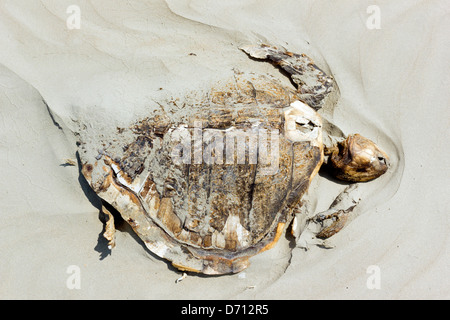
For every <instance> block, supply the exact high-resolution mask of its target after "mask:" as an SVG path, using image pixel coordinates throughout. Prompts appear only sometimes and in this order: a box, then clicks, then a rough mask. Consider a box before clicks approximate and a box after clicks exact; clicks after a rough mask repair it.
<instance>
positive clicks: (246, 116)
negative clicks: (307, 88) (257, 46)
mask: <svg viewBox="0 0 450 320" xmlns="http://www.w3.org/2000/svg"><path fill="white" fill-rule="evenodd" d="M193 97H194V98H193ZM174 101H175V102H176V101H184V105H182V106H180V105H179V104H178V105H177V104H176V103H174ZM158 104H159V106H160V107H159V108H155V110H157V111H155V112H154V113H153V114H152V115H151V116H149V117H147V118H144V119H141V120H139V121H136V122H135V123H133V124H131V125H130V126H129V127H124V128H118V129H117V133H116V134H115V137H116V138H115V139H114V140H115V142H114V143H111V141H110V142H109V143H108V144H106V147H104V148H102V149H101V150H99V151H98V154H97V155H95V157H94V156H93V153H92V152H91V153H89V152H87V151H86V150H87V149H90V150H92V149H93V146H92V144H89V143H88V142H87V139H85V140H84V141H83V138H82V137H81V140H80V143H79V145H80V148H81V152H80V157H81V160H82V163H83V168H82V173H83V175H84V176H85V178H86V179H87V181H88V182H89V184H90V185H91V187H92V189H93V190H94V191H95V192H96V193H97V195H98V196H99V197H100V198H101V199H103V200H104V201H106V202H107V203H109V204H110V205H111V206H112V207H114V208H115V209H116V210H117V211H118V212H119V213H120V214H121V216H122V217H123V218H124V219H125V221H127V222H128V223H129V224H130V225H131V226H132V228H133V229H134V231H135V232H136V234H137V235H138V236H139V237H140V238H141V239H142V240H143V241H144V243H145V245H146V246H147V247H148V249H149V250H151V251H152V252H153V253H155V254H157V255H158V256H160V257H162V258H165V259H167V260H169V261H171V262H172V264H173V265H174V266H175V267H177V268H178V269H180V270H187V271H195V272H200V273H205V274H225V273H234V272H239V271H241V270H243V269H245V268H246V267H247V266H248V265H249V261H248V259H249V257H251V256H253V255H255V254H257V253H259V252H262V251H265V250H267V249H270V248H272V247H273V246H274V244H275V243H276V241H277V240H278V239H279V238H280V236H281V235H282V234H283V232H284V230H285V228H286V227H287V225H288V224H289V222H290V221H291V219H292V217H293V213H292V211H293V208H294V207H295V206H297V205H298V204H299V202H300V201H301V197H302V195H303V194H304V193H305V191H306V190H307V188H308V186H309V184H310V181H311V179H312V178H313V176H314V175H315V174H316V173H317V172H318V170H319V168H320V166H321V164H322V161H323V147H322V122H321V118H320V116H319V115H318V114H317V113H316V111H314V110H313V109H311V108H310V107H308V106H307V105H306V104H304V103H302V102H300V101H297V96H296V92H295V91H293V90H292V89H290V88H287V87H284V86H283V85H281V84H280V83H279V82H277V81H276V80H274V79H272V78H269V77H266V76H255V75H253V74H243V73H241V74H239V75H236V76H235V77H233V78H232V79H229V80H226V81H222V82H219V83H217V84H216V85H214V86H213V87H212V88H211V89H208V90H206V92H205V93H204V94H200V95H198V94H197V95H191V96H189V97H183V99H179V100H172V101H164V102H159V103H158ZM91 140H92V139H91ZM96 144H97V145H98V144H99V143H98V142H97V143H96ZM103 145H105V144H104V143H103Z"/></svg>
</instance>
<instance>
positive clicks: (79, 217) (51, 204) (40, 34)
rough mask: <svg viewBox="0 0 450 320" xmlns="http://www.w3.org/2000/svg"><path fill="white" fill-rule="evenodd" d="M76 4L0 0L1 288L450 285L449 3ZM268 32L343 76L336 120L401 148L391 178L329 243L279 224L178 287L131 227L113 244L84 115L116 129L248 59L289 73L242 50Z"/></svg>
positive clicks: (288, 291)
mask: <svg viewBox="0 0 450 320" xmlns="http://www.w3.org/2000/svg"><path fill="white" fill-rule="evenodd" d="M206 3H207V4H206ZM73 5H74V3H73V1H65V0H64V1H63V0H61V1H2V2H1V3H0V48H2V49H1V50H0V174H1V176H2V179H0V191H1V192H0V228H1V232H0V298H2V299H41V298H44V299H132V298H134V299H205V298H206V299H407V298H412V299H431V298H435V299H436V298H437V299H448V298H450V282H449V280H448V279H450V268H449V265H450V256H449V254H450V243H449V231H450V221H449V206H450V201H449V196H448V195H449V193H450V190H449V189H450V188H449V180H450V162H449V160H448V152H447V151H446V145H447V143H448V140H449V138H450V109H449V102H450V91H449V90H448V88H449V86H450V58H449V57H450V37H449V30H450V19H449V14H450V5H449V4H448V1H446V0H441V1H438V0H436V1H429V0H427V1H419V0H415V1H412V0H411V1H395V2H393V1H365V0H364V1H361V0H357V1H356V0H355V1H346V2H345V3H342V4H337V3H335V2H334V1H303V0H302V1H260V0H258V1H207V2H203V1H183V0H166V1H127V2H123V1H80V2H78V4H77V7H76V8H74V7H73ZM374 5H375V6H374ZM71 6H72V7H71ZM77 8H79V9H80V10H79V12H80V16H79V17H80V19H79V25H77V20H76V17H75V16H73V15H74V14H75V15H76V13H77V11H76V10H77ZM73 10H75V11H73ZM378 13H379V16H378V15H377V14H378ZM378 18H379V19H378ZM73 27H75V28H73ZM78 27H79V28H78ZM261 42H263V43H269V44H272V45H276V46H280V47H284V48H286V49H288V50H290V51H293V52H297V53H306V54H307V55H309V56H310V57H312V58H313V59H314V61H315V62H316V63H317V64H318V65H319V66H321V67H322V68H324V69H325V70H327V71H329V72H331V73H332V75H333V76H334V77H335V79H336V81H337V84H338V86H339V90H340V95H341V96H340V99H339V102H338V104H337V106H336V108H335V109H334V110H333V112H330V113H329V114H326V115H324V116H326V117H327V118H328V119H329V120H331V121H333V123H335V124H337V125H338V126H339V128H340V129H341V130H342V131H343V132H344V133H345V134H350V133H360V134H362V135H364V136H366V137H369V138H370V139H372V140H373V141H374V142H376V143H377V144H378V145H380V146H381V147H382V148H383V149H384V150H385V151H386V153H388V154H389V156H390V158H391V167H390V169H389V171H388V172H387V173H386V174H385V175H383V176H382V177H380V178H379V179H377V180H375V181H373V182H370V183H364V184H361V185H360V187H359V188H360V191H361V194H362V201H361V203H360V205H359V206H358V207H357V209H355V210H356V217H355V218H354V219H353V220H352V221H351V222H350V223H349V224H348V225H347V226H346V227H345V228H344V229H343V230H342V231H341V232H340V233H338V234H337V235H335V236H333V237H332V238H331V239H330V240H329V241H330V243H331V244H332V245H333V246H334V248H332V249H323V248H320V247H317V246H314V245H311V246H310V247H309V249H308V250H305V249H304V248H300V247H295V246H294V247H293V246H292V243H291V240H289V239H288V238H285V237H282V239H280V241H279V242H278V243H277V245H276V246H275V247H274V248H273V249H272V250H269V251H266V252H264V253H262V254H260V255H257V256H255V257H253V258H252V259H251V266H250V267H249V268H248V269H246V270H245V271H243V272H242V273H239V274H233V275H225V276H220V277H209V276H196V275H192V274H189V275H188V276H187V277H186V278H185V279H184V280H183V281H181V282H179V283H176V282H175V280H176V279H178V278H179V277H180V276H181V274H182V273H181V272H179V271H177V270H175V269H174V268H173V267H171V266H170V264H169V263H167V262H165V261H164V260H162V259H160V258H158V257H157V256H156V255H154V254H152V253H150V252H149V251H148V250H147V249H146V248H145V246H144V245H143V244H142V242H141V241H140V240H139V238H137V236H135V235H134V233H133V231H132V229H131V228H130V227H127V226H126V225H124V224H122V225H121V226H119V227H118V231H117V233H116V243H117V246H116V248H114V249H113V250H112V253H111V254H110V255H108V254H107V253H108V250H107V248H106V246H107V243H106V240H104V239H103V237H102V231H103V224H102V222H101V221H100V219H99V208H100V201H99V199H98V198H97V197H96V196H95V194H94V193H93V192H92V191H91V190H90V189H89V187H88V185H87V183H86V181H85V180H84V178H82V176H81V174H80V171H79V167H78V165H76V166H71V165H68V164H67V163H66V162H67V159H72V160H74V161H77V154H76V152H77V146H76V139H75V136H74V134H73V132H74V131H75V130H77V129H78V127H77V126H76V125H75V123H76V121H82V122H84V123H86V124H87V125H88V126H90V128H94V129H93V130H96V132H102V130H103V132H107V131H108V130H112V128H115V127H116V126H118V125H120V124H125V123H129V122H130V121H133V120H135V119H138V118H139V117H145V114H146V112H148V110H149V108H151V106H152V105H154V104H155V102H156V101H159V100H161V99H164V98H167V97H170V96H180V95H181V94H182V93H184V92H187V91H189V90H195V89H197V88H205V86H208V85H211V83H212V82H213V81H216V80H218V79H221V78H226V77H227V76H231V75H233V73H234V72H235V70H243V71H254V72H259V73H267V74H271V75H273V76H275V77H277V78H280V80H281V81H285V82H286V83H288V84H289V81H288V80H286V79H285V76H284V75H283V74H282V73H281V72H280V71H279V70H278V69H277V68H275V67H273V66H272V65H270V64H268V63H264V62H259V61H256V60H251V59H249V58H248V56H247V55H246V54H245V53H243V52H242V51H240V50H239V47H240V46H242V45H245V44H256V43H261ZM283 79H284V80H283ZM343 188H345V185H342V184H336V183H333V182H332V181H330V180H328V179H327V177H326V176H325V175H323V174H320V175H319V176H317V177H316V178H315V180H314V182H313V184H312V186H311V188H310V190H309V193H308V197H309V199H311V201H312V202H313V204H314V208H315V210H316V211H317V212H319V211H321V210H325V209H327V208H328V206H329V205H330V203H331V202H332V201H333V199H334V197H336V195H337V194H339V192H340V191H342V190H343ZM74 270H75V271H74ZM74 272H75V273H76V274H77V275H79V278H78V279H79V282H76V281H75V282H74V274H75V273H74Z"/></svg>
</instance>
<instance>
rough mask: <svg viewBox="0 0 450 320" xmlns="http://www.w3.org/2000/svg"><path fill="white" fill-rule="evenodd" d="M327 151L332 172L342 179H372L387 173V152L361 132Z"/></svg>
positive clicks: (359, 180) (355, 180)
mask: <svg viewBox="0 0 450 320" xmlns="http://www.w3.org/2000/svg"><path fill="white" fill-rule="evenodd" d="M325 153H326V154H327V155H329V159H328V165H329V166H330V167H331V173H332V174H333V175H334V176H335V177H336V178H338V179H340V180H345V181H351V182H364V181H370V180H373V179H375V178H378V177H379V176H381V175H382V174H383V173H385V172H386V171H387V169H388V166H389V157H388V156H387V155H386V153H385V152H384V151H383V150H381V149H380V148H379V147H378V146H377V145H376V144H375V143H374V142H373V141H371V140H369V139H367V138H365V137H363V136H361V135H359V134H354V135H350V136H348V137H347V139H345V140H344V141H342V142H340V143H338V144H337V146H336V147H333V148H331V149H328V150H326V151H325Z"/></svg>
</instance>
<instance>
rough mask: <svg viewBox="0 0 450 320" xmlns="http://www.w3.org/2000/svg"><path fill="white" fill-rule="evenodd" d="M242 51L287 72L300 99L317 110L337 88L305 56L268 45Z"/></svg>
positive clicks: (244, 48) (331, 79) (251, 47)
mask: <svg viewBox="0 0 450 320" xmlns="http://www.w3.org/2000/svg"><path fill="white" fill-rule="evenodd" d="M240 49H241V50H242V51H244V52H245V53H247V54H248V55H249V56H250V57H252V58H255V59H264V60H270V61H271V62H272V63H274V64H275V65H277V66H279V67H281V68H282V69H283V70H284V71H286V72H287V73H288V74H289V75H290V77H291V79H292V81H293V82H294V83H295V85H296V86H297V92H298V93H297V94H298V97H299V99H300V100H301V101H303V102H305V103H306V104H308V105H309V106H310V107H312V108H314V109H315V110H319V109H321V108H322V107H323V106H324V105H325V103H326V100H327V99H326V98H327V96H328V95H329V94H330V93H332V92H333V91H335V89H336V88H337V85H336V83H335V81H334V78H333V77H332V76H330V75H327V74H326V73H325V72H324V71H323V70H322V69H320V68H319V67H318V66H317V65H316V64H315V63H314V61H313V60H312V59H311V58H309V57H308V56H307V55H305V54H297V53H293V52H289V51H285V50H281V49H278V48H277V47H272V46H269V45H266V44H261V45H259V46H244V47H241V48H240Z"/></svg>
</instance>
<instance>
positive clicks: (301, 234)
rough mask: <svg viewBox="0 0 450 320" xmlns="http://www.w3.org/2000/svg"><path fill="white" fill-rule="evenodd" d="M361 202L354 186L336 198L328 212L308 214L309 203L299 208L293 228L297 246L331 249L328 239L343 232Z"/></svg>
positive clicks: (356, 186)
mask: <svg viewBox="0 0 450 320" xmlns="http://www.w3.org/2000/svg"><path fill="white" fill-rule="evenodd" d="M360 200H361V199H360V197H359V192H358V185H357V184H352V185H350V186H348V187H347V188H345V189H344V191H342V192H341V193H340V194H339V195H338V196H337V197H336V199H335V200H334V201H333V203H332V204H331V205H330V207H329V208H328V210H326V211H323V212H320V213H317V214H313V215H311V214H308V213H309V212H308V209H309V208H308V203H305V204H304V205H303V206H302V207H299V208H297V214H296V217H295V220H294V223H293V227H292V229H293V230H292V233H293V235H294V236H295V237H296V238H297V245H298V246H299V247H303V248H308V246H309V245H319V246H322V247H326V248H331V247H332V246H331V245H330V244H329V243H328V242H327V241H326V239H328V238H330V237H331V236H333V235H335V234H336V233H338V232H339V231H341V230H342V228H343V227H344V226H345V225H346V224H347V223H348V221H349V219H350V217H351V215H352V212H353V210H354V209H355V207H356V206H357V205H358V203H359V201H360Z"/></svg>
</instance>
